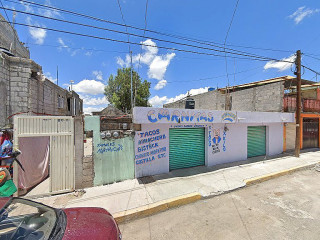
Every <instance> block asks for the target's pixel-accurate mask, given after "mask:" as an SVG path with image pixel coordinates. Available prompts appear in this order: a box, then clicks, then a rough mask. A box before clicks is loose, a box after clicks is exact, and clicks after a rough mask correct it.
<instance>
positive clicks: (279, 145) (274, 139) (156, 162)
mask: <svg viewBox="0 0 320 240" xmlns="http://www.w3.org/2000/svg"><path fill="white" fill-rule="evenodd" d="M139 109H140V108H139ZM136 110H137V108H136ZM144 110H145V109H144ZM140 113H141V112H140ZM219 115H221V113H220V112H219ZM154 116H156V115H154ZM237 116H238V117H240V116H241V117H240V119H239V118H238V122H236V123H221V122H220V123H208V122H206V123H168V122H167V123H143V122H144V121H142V118H141V115H140V117H139V118H135V119H136V120H137V119H140V121H142V124H141V131H137V132H136V136H135V172H136V177H142V176H150V175H155V174H161V173H167V172H169V129H170V128H175V127H204V128H205V129H206V142H205V144H206V159H205V164H206V165H207V166H213V165H217V164H223V163H229V162H235V161H241V160H246V159H247V127H248V126H257V125H259V126H266V131H267V139H266V150H267V151H266V153H267V155H275V154H279V153H281V152H282V151H283V122H282V121H283V118H284V117H287V118H290V117H291V115H282V114H280V113H271V115H270V114H264V113H260V114H254V119H255V121H253V118H251V117H252V115H250V114H248V113H247V112H242V113H241V114H240V116H239V112H238V114H237ZM243 118H245V119H243ZM216 119H217V118H216ZM275 120H277V121H278V122H274V121H275ZM285 120H287V119H285ZM241 121H245V123H242V122H241ZM251 121H252V122H251ZM268 121H271V122H268ZM290 121H291V119H290ZM136 123H137V122H136ZM225 126H227V128H228V131H226V135H225V143H224V139H223V133H224V127H225ZM215 130H219V132H220V138H221V140H220V142H219V143H218V146H215V149H213V141H212V139H213V137H214V133H215V132H216V131H215ZM148 135H150V136H148ZM158 136H162V139H160V140H156V141H151V142H150V144H151V145H150V144H149V143H148V142H146V143H142V142H141V140H150V139H152V138H153V137H158ZM152 144H157V145H152ZM224 145H225V148H224ZM147 146H148V147H150V146H151V149H146V148H147ZM216 147H218V148H219V151H216ZM143 148H144V149H143ZM161 149H162V150H164V149H165V151H161V152H159V153H158V152H157V151H159V150H161ZM154 150H156V153H153V152H152V151H154ZM141 154H145V155H141Z"/></svg>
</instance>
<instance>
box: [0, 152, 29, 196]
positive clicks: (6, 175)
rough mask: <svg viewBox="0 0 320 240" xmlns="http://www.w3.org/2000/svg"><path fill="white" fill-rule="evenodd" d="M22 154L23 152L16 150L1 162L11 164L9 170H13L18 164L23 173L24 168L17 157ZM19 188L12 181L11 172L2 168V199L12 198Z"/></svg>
mask: <svg viewBox="0 0 320 240" xmlns="http://www.w3.org/2000/svg"><path fill="white" fill-rule="evenodd" d="M20 154H21V151H20V150H18V149H16V150H13V151H12V152H11V153H8V155H9V156H8V157H5V158H1V159H0V160H6V161H8V162H9V163H10V165H9V169H12V165H13V163H14V162H17V164H18V165H19V167H21V169H22V170H23V171H25V170H24V168H23V166H22V164H21V163H20V161H19V160H18V159H17V157H18V156H19V155H20ZM17 190H18V189H17V187H16V185H15V184H14V182H13V180H12V175H11V174H10V171H9V170H8V169H7V168H6V167H0V197H10V196H12V195H13V194H14V193H15V192H16V191H17Z"/></svg>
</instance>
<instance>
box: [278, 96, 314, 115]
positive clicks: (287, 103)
mask: <svg viewBox="0 0 320 240" xmlns="http://www.w3.org/2000/svg"><path fill="white" fill-rule="evenodd" d="M283 111H284V112H294V111H296V98H295V97H289V96H285V97H284V98H283ZM301 111H302V112H318V113H320V100H317V99H302V104H301Z"/></svg>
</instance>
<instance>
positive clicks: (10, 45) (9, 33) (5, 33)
mask: <svg viewBox="0 0 320 240" xmlns="http://www.w3.org/2000/svg"><path fill="white" fill-rule="evenodd" d="M4 21H5V18H4V17H3V16H2V15H1V14H0V47H2V48H5V49H8V50H10V49H11V52H12V53H13V54H14V55H15V56H18V57H23V58H30V53H29V50H28V49H27V48H26V47H25V46H24V45H23V43H21V42H20V41H19V39H18V37H17V36H18V35H17V33H16V31H14V30H13V29H12V27H11V25H10V24H9V23H8V22H4Z"/></svg>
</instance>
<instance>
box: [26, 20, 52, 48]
mask: <svg viewBox="0 0 320 240" xmlns="http://www.w3.org/2000/svg"><path fill="white" fill-rule="evenodd" d="M26 22H27V24H29V25H35V26H38V27H41V26H40V25H39V24H38V23H37V22H33V21H32V19H31V17H30V16H28V17H27V18H26ZM29 33H30V35H31V37H32V38H33V39H34V40H35V42H36V43H37V44H40V45H41V44H43V42H44V39H45V38H46V36H47V31H46V30H45V29H41V28H34V27H29Z"/></svg>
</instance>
